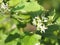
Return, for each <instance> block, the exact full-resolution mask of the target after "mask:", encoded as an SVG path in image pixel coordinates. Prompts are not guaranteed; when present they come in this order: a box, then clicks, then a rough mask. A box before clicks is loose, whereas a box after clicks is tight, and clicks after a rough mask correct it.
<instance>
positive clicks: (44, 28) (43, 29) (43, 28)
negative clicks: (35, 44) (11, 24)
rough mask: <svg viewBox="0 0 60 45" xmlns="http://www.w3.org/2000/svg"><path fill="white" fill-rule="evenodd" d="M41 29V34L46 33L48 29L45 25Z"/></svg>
mask: <svg viewBox="0 0 60 45" xmlns="http://www.w3.org/2000/svg"><path fill="white" fill-rule="evenodd" d="M40 29H41V33H42V32H44V33H45V30H46V29H47V27H46V26H45V25H43V26H40Z"/></svg>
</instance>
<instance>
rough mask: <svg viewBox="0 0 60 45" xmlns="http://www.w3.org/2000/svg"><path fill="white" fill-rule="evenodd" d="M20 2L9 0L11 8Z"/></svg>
mask: <svg viewBox="0 0 60 45" xmlns="http://www.w3.org/2000/svg"><path fill="white" fill-rule="evenodd" d="M19 2H20V0H9V2H8V3H9V6H16V5H17V4H18V3H19Z"/></svg>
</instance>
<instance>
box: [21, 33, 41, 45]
mask: <svg viewBox="0 0 60 45" xmlns="http://www.w3.org/2000/svg"><path fill="white" fill-rule="evenodd" d="M39 39H41V36H40V35H37V34H34V35H32V36H25V37H24V38H23V39H22V42H21V45H36V44H37V43H38V45H40V44H39Z"/></svg>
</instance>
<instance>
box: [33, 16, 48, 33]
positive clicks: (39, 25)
mask: <svg viewBox="0 0 60 45" xmlns="http://www.w3.org/2000/svg"><path fill="white" fill-rule="evenodd" d="M41 18H42V19H41ZM41 18H40V17H39V16H37V17H35V18H34V19H33V22H32V23H33V25H34V26H36V28H37V30H40V31H41V33H42V32H45V30H46V29H47V27H46V25H45V24H44V22H48V19H47V18H46V17H44V16H42V17H41Z"/></svg>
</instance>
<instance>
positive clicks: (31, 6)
mask: <svg viewBox="0 0 60 45" xmlns="http://www.w3.org/2000/svg"><path fill="white" fill-rule="evenodd" d="M21 6H23V7H22V9H21V8H20V7H21ZM18 7H19V8H20V10H18V9H19V8H18ZM39 10H41V11H43V10H45V9H44V8H43V7H42V6H41V5H39V4H38V3H37V2H36V1H32V2H24V3H19V4H18V5H17V6H16V7H15V11H16V12H18V11H20V12H35V11H39Z"/></svg>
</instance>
